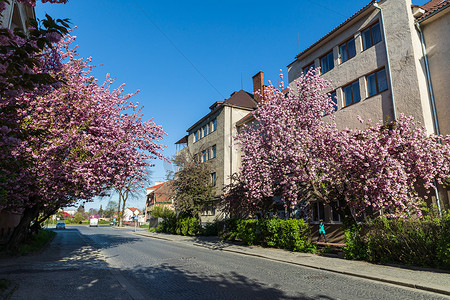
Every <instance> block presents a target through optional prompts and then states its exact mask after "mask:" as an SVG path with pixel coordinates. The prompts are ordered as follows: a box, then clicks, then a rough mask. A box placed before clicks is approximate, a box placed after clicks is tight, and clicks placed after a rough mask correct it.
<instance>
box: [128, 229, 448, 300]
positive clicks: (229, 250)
mask: <svg viewBox="0 0 450 300" xmlns="http://www.w3.org/2000/svg"><path fill="white" fill-rule="evenodd" d="M135 234H137V235H140V236H144V237H148V238H155V239H160V240H165V241H171V242H178V241H175V240H173V239H168V238H163V237H157V236H154V235H147V234H139V233H135ZM182 241H183V242H187V241H186V240H182ZM192 245H193V246H196V247H201V248H207V249H210V250H219V251H225V252H231V253H237V254H242V255H247V256H253V257H258V258H263V259H269V260H272V261H277V262H282V263H288V264H293V265H297V266H302V267H306V268H311V269H316V270H322V271H328V272H332V273H336V274H343V275H347V276H352V277H358V278H363V279H368V280H373V281H379V282H384V283H389V284H393V285H397V286H403V287H408V288H413V289H417V290H422V291H427V292H433V293H436V294H441V295H446V296H450V291H447V290H442V289H438V288H432V287H428V286H423V285H420V284H413V283H407V282H401V281H396V280H391V279H385V278H381V277H375V276H370V275H364V274H357V273H352V272H347V271H339V270H333V269H330V268H323V267H317V266H312V265H309V264H302V263H298V262H293V261H289V260H283V259H278V258H273V257H268V256H265V255H260V254H255V253H248V252H245V251H241V250H233V249H226V248H221V247H214V246H208V245H203V244H199V243H196V242H194V243H192Z"/></svg>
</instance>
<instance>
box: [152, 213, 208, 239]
mask: <svg viewBox="0 0 450 300" xmlns="http://www.w3.org/2000/svg"><path fill="white" fill-rule="evenodd" d="M199 231H200V222H199V221H198V219H197V218H194V217H180V218H176V217H175V216H173V217H169V218H165V219H164V220H163V221H162V222H161V223H159V224H158V226H156V232H163V233H171V234H178V235H191V236H193V235H197V234H198V233H199Z"/></svg>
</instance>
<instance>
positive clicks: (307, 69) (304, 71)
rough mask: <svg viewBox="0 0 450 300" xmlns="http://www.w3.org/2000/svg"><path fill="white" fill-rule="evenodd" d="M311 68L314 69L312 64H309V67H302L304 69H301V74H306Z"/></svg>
mask: <svg viewBox="0 0 450 300" xmlns="http://www.w3.org/2000/svg"><path fill="white" fill-rule="evenodd" d="M311 68H313V69H314V68H315V66H314V63H312V64H310V65H308V66H306V67H304V68H303V74H305V75H306V73H308V71H309V69H311Z"/></svg>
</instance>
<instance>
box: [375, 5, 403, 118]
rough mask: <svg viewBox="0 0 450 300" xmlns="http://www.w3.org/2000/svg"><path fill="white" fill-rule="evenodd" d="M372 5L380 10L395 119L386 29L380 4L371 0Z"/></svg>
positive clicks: (395, 112)
mask: <svg viewBox="0 0 450 300" xmlns="http://www.w3.org/2000/svg"><path fill="white" fill-rule="evenodd" d="M372 5H373V7H375V8H378V9H379V10H380V22H381V28H382V29H383V38H384V48H385V51H386V60H387V67H388V76H389V85H390V86H391V97H392V110H393V112H394V115H393V117H394V120H397V109H396V107H395V98H394V88H393V87H392V74H391V63H390V59H389V50H388V45H387V40H386V30H385V28H384V19H383V10H382V9H381V7H380V6H378V3H377V2H376V1H373V4H372Z"/></svg>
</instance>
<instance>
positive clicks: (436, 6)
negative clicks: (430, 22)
mask: <svg viewBox="0 0 450 300" xmlns="http://www.w3.org/2000/svg"><path fill="white" fill-rule="evenodd" d="M448 6H450V0H431V1H429V2H427V3H425V4H424V5H422V6H421V7H422V8H423V9H424V10H425V13H424V14H423V15H421V16H420V17H419V18H417V21H418V22H421V21H424V20H425V19H428V18H429V17H431V16H432V15H434V14H435V13H437V12H439V11H440V10H442V9H444V8H446V7H448Z"/></svg>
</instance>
